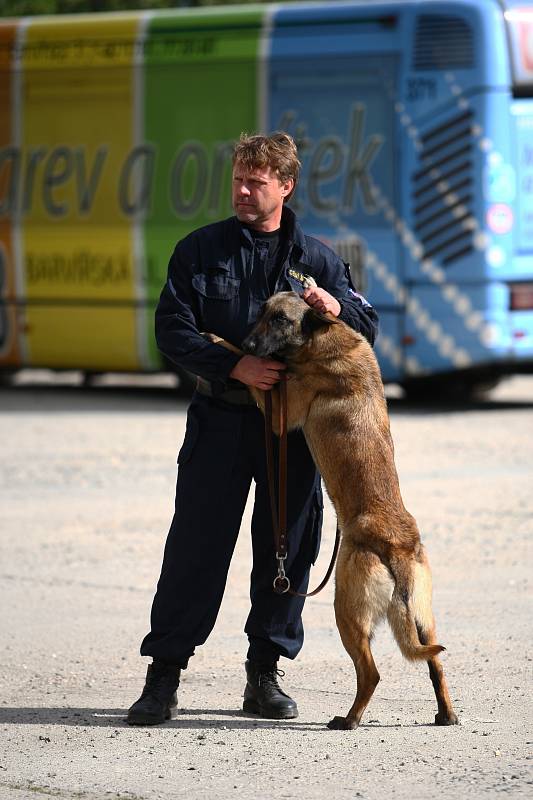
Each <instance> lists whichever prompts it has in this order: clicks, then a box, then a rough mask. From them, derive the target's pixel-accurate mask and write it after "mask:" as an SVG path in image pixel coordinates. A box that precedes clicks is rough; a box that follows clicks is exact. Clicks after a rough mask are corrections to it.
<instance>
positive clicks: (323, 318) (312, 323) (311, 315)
mask: <svg viewBox="0 0 533 800" xmlns="http://www.w3.org/2000/svg"><path fill="white" fill-rule="evenodd" d="M336 322H337V320H336V319H335V317H334V316H333V314H322V312H321V311H316V309H314V308H311V307H309V308H308V309H307V311H306V312H305V314H304V315H303V318H302V333H303V334H304V336H311V334H312V333H313V332H314V331H317V330H319V328H325V327H326V326H328V325H334V324H335V323H336Z"/></svg>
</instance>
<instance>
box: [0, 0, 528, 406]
mask: <svg viewBox="0 0 533 800" xmlns="http://www.w3.org/2000/svg"><path fill="white" fill-rule="evenodd" d="M0 101H1V108H2V119H1V120H0V368H3V369H4V370H11V371H12V370H14V369H19V368H21V367H23V366H40V367H52V368H56V369H65V368H73V367H74V368H78V369H82V370H85V371H87V372H89V373H90V372H97V371H102V370H125V371H128V370H131V371H135V370H137V371H156V370H160V369H163V368H164V367H165V365H164V364H163V363H162V361H161V358H160V356H159V354H158V353H157V349H156V347H155V343H154V340H153V332H152V328H153V325H152V317H153V311H154V307H155V304H156V302H157V297H158V293H159V290H160V288H161V286H162V285H163V282H164V280H165V273H166V266H167V261H168V257H169V254H170V252H171V250H172V247H173V245H174V243H175V241H176V240H177V239H179V238H181V237H182V236H183V235H185V234H186V233H187V232H188V231H190V230H192V229H193V228H195V227H198V226H199V225H202V224H205V223H207V222H210V221H212V220H214V219H217V218H221V217H223V216H226V215H229V214H230V213H231V208H230V206H229V196H230V189H229V181H230V167H229V164H230V152H231V142H232V140H234V139H235V138H237V137H238V135H239V133H240V132H241V131H242V130H246V131H248V132H250V131H253V130H264V131H267V130H276V129H284V130H287V131H289V132H290V133H291V134H292V135H293V136H294V137H295V139H296V140H297V142H298V146H299V152H300V158H301V161H302V164H303V170H302V178H301V182H300V184H299V187H298V190H297V192H296V194H295V196H294V198H293V199H292V200H291V203H292V205H293V207H294V209H295V211H296V212H297V213H298V215H299V217H300V219H301V221H302V224H303V226H304V229H305V230H306V232H307V233H309V234H312V235H314V236H317V237H318V238H320V239H322V240H323V241H325V242H326V243H328V244H329V245H330V246H331V247H332V248H333V249H334V250H336V251H337V252H338V253H339V255H340V256H341V257H342V258H343V259H344V260H345V261H346V262H348V263H350V265H351V270H352V274H353V278H354V282H355V284H356V285H357V287H358V288H359V290H360V291H362V292H363V293H365V294H366V295H367V296H368V298H369V300H370V301H371V302H372V304H373V305H375V306H376V308H377V310H378V312H379V315H380V319H381V332H380V336H379V338H378V341H377V344H376V352H377V355H378V359H379V362H380V366H381V370H382V374H383V378H384V380H385V381H388V382H397V383H400V384H401V385H402V386H403V387H404V388H405V390H406V391H407V392H408V393H410V394H413V395H416V394H418V395H423V394H431V393H436V392H437V393H438V394H439V396H441V395H442V393H444V392H449V393H454V392H455V393H462V394H469V393H471V392H472V391H475V390H476V389H477V388H479V387H480V386H484V385H488V384H491V383H494V382H496V381H497V380H498V379H499V378H500V377H501V376H504V375H508V374H512V373H518V372H531V371H532V369H533V3H532V4H531V5H529V6H528V5H527V3H526V2H525V1H524V2H514V1H513V0H423V2H418V1H417V0H389V2H362V1H360V2H359V1H358V0H350V1H349V2H328V3H324V2H322V3H294V4H287V5H283V4H279V5H278V4H276V5H272V6H270V5H266V4H265V5H258V6H242V7H239V6H233V7H215V8H210V9H205V10H194V11H193V10H172V11H164V12H135V13H128V14H101V15H100V14H94V15H86V16H85V15H80V16H64V17H54V18H51V17H48V18H32V19H12V20H7V21H4V22H2V23H0Z"/></svg>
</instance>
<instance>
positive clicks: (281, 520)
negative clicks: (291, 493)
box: [265, 375, 341, 597]
mask: <svg viewBox="0 0 533 800" xmlns="http://www.w3.org/2000/svg"><path fill="white" fill-rule="evenodd" d="M274 391H279V458H278V503H277V508H276V488H275V483H274V445H273V439H274V433H273V430H272V392H274ZM265 448H266V461H267V474H268V489H269V495H270V512H271V514H272V530H273V531H274V546H275V551H276V561H277V562H278V574H277V575H276V577H275V578H274V582H273V586H274V591H275V592H277V593H278V594H287V593H288V594H291V595H294V596H296V597H312V596H313V595H315V594H318V593H319V592H321V591H322V589H323V588H324V586H326V584H327V582H328V581H329V579H330V578H331V574H332V572H333V567H334V566H335V561H336V560H337V554H338V552H339V546H340V541H341V536H340V530H339V526H338V525H337V531H336V533H335V544H334V546H333V554H332V556H331V561H330V563H329V566H328V569H327V571H326V574H325V576H324V578H323V579H322V581H321V582H320V583H319V585H318V586H317V587H316V589H313V591H312V592H296V591H295V590H294V589H291V582H290V580H289V577H288V575H287V574H286V573H285V561H286V559H287V377H286V375H282V376H281V380H280V382H279V388H278V387H275V388H273V389H271V390H270V391H269V392H265Z"/></svg>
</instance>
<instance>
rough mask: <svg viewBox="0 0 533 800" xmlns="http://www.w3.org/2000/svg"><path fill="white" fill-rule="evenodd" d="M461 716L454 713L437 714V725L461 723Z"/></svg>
mask: <svg viewBox="0 0 533 800" xmlns="http://www.w3.org/2000/svg"><path fill="white" fill-rule="evenodd" d="M460 724H461V723H460V722H459V717H458V716H457V714H454V713H453V711H452V712H451V714H435V725H460Z"/></svg>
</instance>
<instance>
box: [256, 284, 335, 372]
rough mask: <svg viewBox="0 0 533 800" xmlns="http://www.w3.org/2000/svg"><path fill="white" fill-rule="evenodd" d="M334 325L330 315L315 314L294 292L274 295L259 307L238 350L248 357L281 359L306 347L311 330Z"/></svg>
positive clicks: (316, 312)
mask: <svg viewBox="0 0 533 800" xmlns="http://www.w3.org/2000/svg"><path fill="white" fill-rule="evenodd" d="M335 322H336V319H335V317H334V316H333V315H331V314H321V313H320V312H319V311H315V309H314V308H311V307H310V306H308V305H307V303H306V302H305V300H302V298H301V297H300V295H298V294H296V292H278V294H275V295H272V297H270V298H269V299H268V300H267V302H266V303H265V305H264V306H263V308H262V311H261V315H260V317H259V319H258V320H257V322H256V324H255V326H254V328H253V330H252V331H251V333H250V334H249V336H247V337H246V339H245V340H244V342H243V344H242V348H243V350H244V351H245V353H249V354H250V355H254V356H259V357H261V358H266V357H268V356H270V357H275V358H279V359H281V360H284V359H287V358H290V357H291V356H292V355H295V354H296V352H297V351H298V350H300V349H301V348H302V347H305V345H307V344H309V342H310V341H311V339H312V337H313V334H314V333H315V331H317V330H319V329H320V328H324V327H327V326H329V325H332V324H334V323H335Z"/></svg>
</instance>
